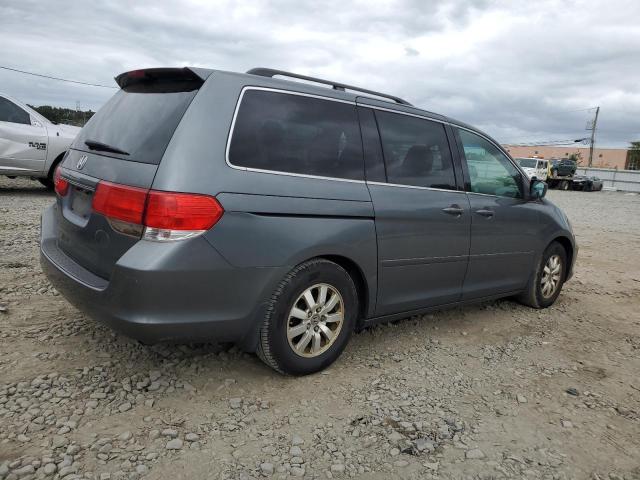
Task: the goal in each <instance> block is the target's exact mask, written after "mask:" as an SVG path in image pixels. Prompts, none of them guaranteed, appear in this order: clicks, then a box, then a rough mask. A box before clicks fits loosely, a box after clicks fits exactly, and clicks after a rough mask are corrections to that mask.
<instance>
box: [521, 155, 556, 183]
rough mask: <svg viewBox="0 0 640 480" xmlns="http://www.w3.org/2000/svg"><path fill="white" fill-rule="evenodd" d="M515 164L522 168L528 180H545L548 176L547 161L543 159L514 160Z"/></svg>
mask: <svg viewBox="0 0 640 480" xmlns="http://www.w3.org/2000/svg"><path fill="white" fill-rule="evenodd" d="M516 162H518V164H519V165H520V167H522V170H524V173H526V174H527V176H528V177H529V178H533V177H536V178H537V179H538V180H542V181H544V180H546V179H547V175H548V174H549V161H548V160H545V159H543V158H516Z"/></svg>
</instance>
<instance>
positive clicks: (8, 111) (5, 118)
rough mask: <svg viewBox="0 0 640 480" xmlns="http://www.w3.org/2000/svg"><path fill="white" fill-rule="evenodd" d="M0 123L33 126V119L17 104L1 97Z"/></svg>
mask: <svg viewBox="0 0 640 480" xmlns="http://www.w3.org/2000/svg"><path fill="white" fill-rule="evenodd" d="M0 122H10V123H23V124H25V125H31V117H30V116H29V114H28V113H27V112H25V111H24V110H23V109H22V108H20V107H19V106H17V105H16V104H15V103H13V102H10V101H9V100H7V99H6V98H2V97H0Z"/></svg>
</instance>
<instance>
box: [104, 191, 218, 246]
mask: <svg viewBox="0 0 640 480" xmlns="http://www.w3.org/2000/svg"><path fill="white" fill-rule="evenodd" d="M93 210H94V211H95V212H96V213H100V214H102V215H104V216H105V217H107V218H108V219H109V221H110V223H111V226H112V227H113V228H114V229H116V230H118V231H120V232H122V233H127V234H134V235H135V234H136V232H139V230H137V229H136V228H134V227H144V238H145V239H147V240H155V241H170V240H181V239H184V238H190V237H194V236H196V235H200V234H201V233H203V232H206V231H207V230H209V229H210V228H211V227H213V226H214V225H215V224H216V223H217V222H218V220H220V218H221V217H222V215H223V213H224V209H223V208H222V205H220V203H219V202H218V201H217V200H216V199H215V198H214V197H211V196H208V195H201V194H195V193H175V192H162V191H158V190H147V189H144V188H138V187H130V186H127V185H118V184H115V183H111V182H100V183H98V187H97V188H96V193H95V195H94V197H93Z"/></svg>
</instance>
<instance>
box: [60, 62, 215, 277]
mask: <svg viewBox="0 0 640 480" xmlns="http://www.w3.org/2000/svg"><path fill="white" fill-rule="evenodd" d="M205 74H206V72H205ZM202 77H203V73H202V72H201V71H198V72H197V73H196V72H195V71H193V70H190V69H186V68H185V69H147V70H136V71H132V72H127V73H124V74H122V75H119V76H118V77H116V81H117V83H118V85H119V86H120V90H119V91H118V92H117V93H116V94H115V95H114V96H113V97H112V98H111V99H110V100H109V101H108V102H107V103H106V104H105V105H104V106H103V107H102V108H101V109H100V111H99V112H98V113H96V114H95V115H94V116H93V117H92V118H91V120H89V122H88V123H87V125H86V126H85V127H84V128H83V129H82V131H81V132H80V134H79V135H78V136H77V138H76V140H75V141H74V143H73V145H72V147H71V150H70V151H69V153H68V155H67V156H66V158H65V161H64V162H63V165H62V168H61V169H59V171H58V172H57V182H56V190H57V191H58V205H59V207H60V208H59V209H58V211H59V219H58V220H59V221H58V225H59V231H58V247H59V248H60V249H61V250H62V251H63V252H65V253H66V254H67V255H68V256H69V257H71V258H72V259H73V260H75V261H76V262H77V263H78V264H80V265H82V266H83V267H84V268H86V269H87V270H89V271H91V272H92V273H94V274H95V275H98V276H99V277H102V278H105V279H109V277H110V275H111V271H112V269H113V266H114V264H115V263H116V262H117V261H118V259H119V258H120V257H121V256H122V255H123V254H124V253H125V252H126V251H127V250H128V249H129V248H131V246H133V245H134V244H135V243H136V242H137V241H139V240H140V237H141V234H142V229H141V228H136V226H135V222H134V221H132V222H131V224H127V222H119V221H114V220H112V219H108V218H107V217H106V216H105V215H104V214H103V213H98V212H96V202H94V200H98V197H96V191H97V189H99V188H102V190H103V192H104V187H105V185H107V186H108V185H111V184H117V185H123V186H130V187H136V188H138V189H140V192H144V191H146V190H148V189H149V188H150V187H151V185H152V183H153V179H154V176H155V174H156V171H157V169H158V166H159V164H160V161H161V160H162V157H163V155H164V152H165V150H166V148H167V146H168V144H169V142H170V140H171V137H172V136H173V133H174V132H175V130H176V128H177V127H178V124H179V123H180V121H181V119H182V117H183V115H184V113H185V112H186V110H187V108H188V107H189V105H190V104H191V101H192V100H193V98H194V97H195V95H196V94H197V92H198V89H199V88H200V87H201V86H202V84H203V82H204V80H205V79H206V76H205V78H202ZM99 184H102V185H101V187H99ZM59 187H60V188H59ZM131 192H133V193H134V194H135V192H136V190H135V188H134V189H132V190H131Z"/></svg>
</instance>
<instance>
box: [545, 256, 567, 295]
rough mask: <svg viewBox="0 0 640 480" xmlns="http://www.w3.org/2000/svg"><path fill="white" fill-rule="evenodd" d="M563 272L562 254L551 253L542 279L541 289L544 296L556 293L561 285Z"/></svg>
mask: <svg viewBox="0 0 640 480" xmlns="http://www.w3.org/2000/svg"><path fill="white" fill-rule="evenodd" d="M561 274H562V260H561V259H560V255H551V256H550V257H549V259H548V260H547V263H546V264H545V266H544V269H543V271H542V279H541V280H540V290H541V291H542V296H543V297H545V298H549V297H551V296H553V294H554V293H556V290H557V289H558V286H559V285H560V277H561Z"/></svg>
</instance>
